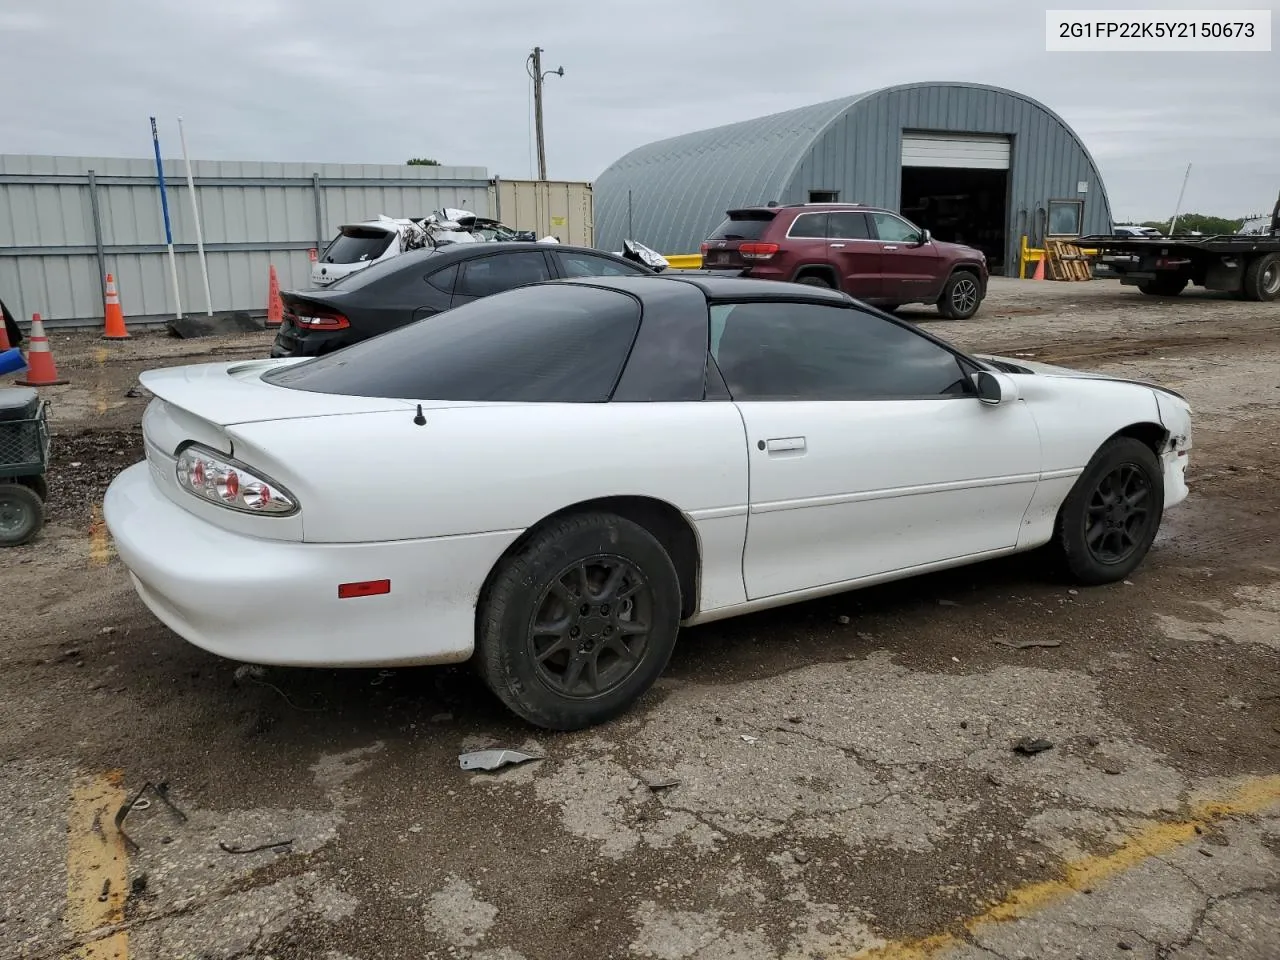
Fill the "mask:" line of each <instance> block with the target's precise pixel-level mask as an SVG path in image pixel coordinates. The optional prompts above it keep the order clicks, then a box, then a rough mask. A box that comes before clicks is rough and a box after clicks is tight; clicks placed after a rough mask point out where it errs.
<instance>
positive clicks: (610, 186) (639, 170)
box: [592, 83, 1110, 253]
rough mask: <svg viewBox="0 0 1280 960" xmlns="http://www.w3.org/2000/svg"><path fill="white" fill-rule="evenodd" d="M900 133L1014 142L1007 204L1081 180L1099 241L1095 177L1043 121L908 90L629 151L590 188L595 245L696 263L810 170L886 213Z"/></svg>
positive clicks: (1004, 98) (965, 91)
mask: <svg viewBox="0 0 1280 960" xmlns="http://www.w3.org/2000/svg"><path fill="white" fill-rule="evenodd" d="M908 127H919V128H921V129H931V130H954V131H971V132H983V131H987V132H992V133H1016V134H1017V136H1015V146H1016V147H1017V149H1018V150H1020V151H1023V153H1020V156H1023V157H1025V160H1024V161H1023V162H1022V172H1021V173H1020V174H1018V175H1017V176H1016V177H1015V180H1016V182H1015V184H1014V187H1015V193H1016V196H1015V197H1014V201H1015V203H1017V204H1019V205H1021V204H1032V205H1034V204H1035V203H1039V202H1043V201H1044V200H1045V199H1047V198H1048V197H1050V196H1059V195H1069V196H1074V195H1075V193H1076V190H1075V184H1076V181H1077V180H1089V181H1091V182H1092V183H1093V184H1094V185H1095V186H1094V188H1093V191H1092V192H1091V196H1094V197H1095V199H1097V200H1100V201H1101V203H1098V204H1094V205H1093V208H1092V212H1091V213H1090V214H1089V216H1090V217H1092V216H1094V215H1095V212H1096V216H1097V217H1098V218H1100V219H1099V220H1098V224H1102V225H1101V226H1099V225H1097V224H1094V226H1095V227H1096V229H1098V230H1105V229H1106V225H1105V223H1104V222H1103V221H1107V218H1109V216H1110V205H1109V202H1108V201H1107V198H1106V191H1105V189H1104V188H1103V186H1102V181H1101V176H1100V174H1099V173H1098V169H1097V165H1096V164H1095V163H1094V161H1093V158H1092V157H1091V156H1090V155H1089V153H1088V150H1087V148H1085V146H1084V144H1083V143H1081V142H1080V140H1079V138H1078V137H1076V135H1075V133H1074V132H1073V131H1072V130H1071V128H1070V127H1069V126H1068V125H1067V124H1066V122H1065V121H1064V120H1062V118H1061V117H1059V116H1058V115H1057V114H1056V113H1054V112H1053V111H1052V110H1050V109H1048V108H1047V107H1045V106H1044V105H1043V104H1041V103H1039V102H1038V101H1036V100H1034V99H1032V98H1031V97H1028V96H1026V95H1025V94H1021V93H1017V92H1016V91H1013V90H1006V89H1004V88H1002V87H994V86H987V85H985V84H970V83H908V84H900V85H897V86H891V87H884V88H881V89H879V90H872V91H868V92H867V93H861V94H857V95H855V96H850V97H842V98H840V99H837V100H827V101H825V102H823V103H816V104H813V105H811V106H806V107H800V108H798V109H795V110H786V111H783V112H782V113H774V114H770V115H769V116H765V117H757V118H755V119H752V120H744V121H740V122H738V123H731V124H728V125H725V126H720V127H714V128H712V129H709V130H698V131H695V132H693V133H686V134H682V135H680V136H677V137H670V138H668V139H666V140H659V141H656V142H654V143H650V144H646V145H644V146H642V147H637V148H636V149H635V150H632V151H631V152H630V153H628V154H626V155H625V156H623V157H622V158H620V159H619V160H617V161H615V162H614V163H613V164H612V165H610V166H609V168H608V169H606V170H605V171H604V172H603V173H602V174H600V176H599V177H598V178H597V179H596V181H595V183H594V184H593V187H592V193H593V200H594V206H595V211H594V213H595V236H596V242H597V245H599V246H601V247H602V248H604V249H610V250H616V249H620V247H621V243H622V241H623V240H624V239H626V238H628V237H631V238H634V239H636V240H638V241H640V242H641V243H644V244H647V245H648V246H651V247H654V248H656V249H658V250H659V251H660V252H662V253H691V252H696V250H697V247H698V243H699V242H700V241H701V240H702V239H703V238H704V237H705V236H706V235H707V233H708V232H709V231H710V230H711V229H712V228H713V227H714V226H715V225H716V224H717V223H719V222H720V220H721V219H722V218H723V216H724V212H725V210H727V209H730V208H732V207H735V206H743V205H748V204H758V203H760V204H762V203H768V202H769V201H771V200H776V201H778V202H779V203H788V202H803V201H804V200H805V199H807V193H806V191H805V190H804V189H803V188H804V187H805V186H806V185H808V186H813V184H806V183H801V182H800V181H807V180H808V179H812V176H811V174H813V170H812V169H811V168H814V167H815V166H824V165H825V166H827V167H834V168H837V169H838V170H839V171H840V174H841V175H840V176H837V177H830V176H828V177H824V178H823V179H825V180H836V179H838V180H840V181H841V183H840V184H838V185H840V186H843V187H844V188H845V190H844V194H843V195H842V197H841V199H847V200H859V201H862V202H865V203H873V204H874V203H879V204H881V205H887V206H891V207H896V205H897V203H898V198H897V192H898V184H899V183H900V177H899V173H898V171H899V169H900V167H901V161H900V155H899V150H900V146H899V133H900V130H899V128H908ZM889 141H892V142H889ZM1018 141H1022V142H1021V143H1020V144H1019V143H1018ZM1075 148H1078V150H1077V149H1075ZM1026 151H1030V153H1026ZM1031 154H1034V156H1032V155H1031ZM806 161H809V162H808V163H806ZM857 166H860V167H861V168H862V169H860V170H855V169H853V168H854V167H857ZM819 185H821V184H819ZM825 185H827V186H836V185H837V184H836V183H834V182H833V183H829V184H825ZM1067 187H1069V188H1070V189H1069V192H1066V193H1064V190H1066V188H1067ZM855 192H856V193H857V194H858V195H857V196H854V195H852V194H853V193H855ZM1086 226H1087V227H1088V224H1087V225H1086ZM1086 232H1087V231H1086Z"/></svg>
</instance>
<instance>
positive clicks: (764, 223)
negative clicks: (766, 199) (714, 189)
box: [702, 210, 774, 267]
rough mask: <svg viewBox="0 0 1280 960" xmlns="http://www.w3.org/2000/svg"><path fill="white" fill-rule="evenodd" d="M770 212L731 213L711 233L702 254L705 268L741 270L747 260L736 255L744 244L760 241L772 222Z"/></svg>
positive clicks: (772, 215)
mask: <svg viewBox="0 0 1280 960" xmlns="http://www.w3.org/2000/svg"><path fill="white" fill-rule="evenodd" d="M773 218H774V213H773V211H770V210H730V211H729V215H728V216H727V217H726V218H725V219H724V220H723V221H722V222H721V224H720V225H719V226H718V227H716V228H715V229H714V230H712V231H711V234H710V235H709V236H708V237H707V239H706V244H705V246H706V249H705V250H704V251H703V257H702V260H703V265H704V266H707V267H744V266H746V261H745V260H743V259H742V256H741V255H740V254H739V253H738V247H740V246H741V245H742V244H743V243H744V242H750V241H752V240H759V239H760V238H761V237H762V236H764V232H765V231H766V230H767V229H768V228H769V224H771V223H773Z"/></svg>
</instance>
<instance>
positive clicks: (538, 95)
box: [525, 47, 564, 180]
mask: <svg viewBox="0 0 1280 960" xmlns="http://www.w3.org/2000/svg"><path fill="white" fill-rule="evenodd" d="M525 66H526V67H527V68H528V70H529V76H531V77H532V78H533V121H534V126H535V127H536V128H537V137H538V179H539V180H545V179H547V144H546V138H545V136H544V135H543V132H542V80H543V78H544V77H549V76H551V75H552V74H555V75H556V76H557V77H563V76H564V67H558V68H556V69H555V70H548V71H546V73H543V71H542V48H541V47H534V48H533V53H531V54H529V59H528V60H527V61H526V62H525Z"/></svg>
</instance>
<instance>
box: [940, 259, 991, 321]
mask: <svg viewBox="0 0 1280 960" xmlns="http://www.w3.org/2000/svg"><path fill="white" fill-rule="evenodd" d="M981 304H982V291H981V288H980V287H979V286H978V278H977V277H975V276H974V275H973V274H972V273H969V272H968V271H967V270H959V271H957V272H955V273H953V274H952V275H951V276H950V277H948V278H947V282H946V284H945V285H944V286H943V288H942V296H940V297H938V312H939V313H941V314H942V315H943V316H944V317H946V318H947V319H948V320H968V319H969V318H970V317H972V316H973V315H974V314H975V313H977V312H978V307H979V306H981Z"/></svg>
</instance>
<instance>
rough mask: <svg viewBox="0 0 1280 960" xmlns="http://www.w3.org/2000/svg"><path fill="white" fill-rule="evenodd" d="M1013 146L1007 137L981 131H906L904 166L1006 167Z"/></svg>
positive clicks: (904, 138)
mask: <svg viewBox="0 0 1280 960" xmlns="http://www.w3.org/2000/svg"><path fill="white" fill-rule="evenodd" d="M1011 154H1012V150H1011V149H1010V146H1009V138H1008V137H997V136H989V135H987V134H981V133H905V134H903V136H902V165H903V166H904V167H950V168H956V167H959V168H963V169H968V170H1008V169H1009V158H1010V155H1011Z"/></svg>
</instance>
